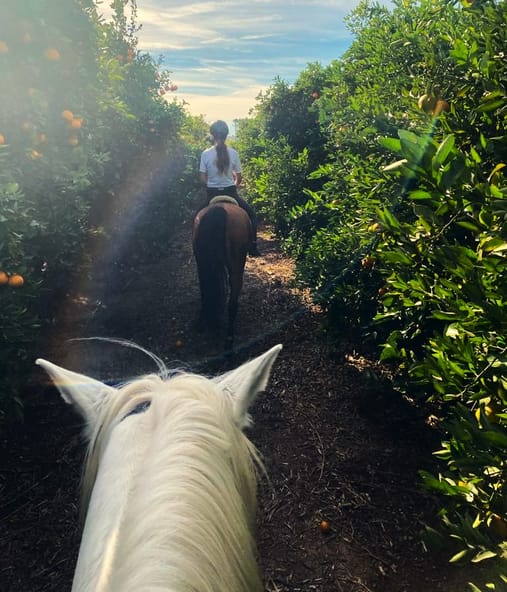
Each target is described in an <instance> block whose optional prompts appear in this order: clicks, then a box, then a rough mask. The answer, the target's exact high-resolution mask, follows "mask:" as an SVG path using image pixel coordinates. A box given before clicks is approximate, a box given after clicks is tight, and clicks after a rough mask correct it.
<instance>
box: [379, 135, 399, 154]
mask: <svg viewBox="0 0 507 592" xmlns="http://www.w3.org/2000/svg"><path fill="white" fill-rule="evenodd" d="M379 144H380V145H381V146H383V147H384V148H387V149H388V150H392V151H393V152H401V142H400V141H399V140H398V139H397V138H380V139H379Z"/></svg>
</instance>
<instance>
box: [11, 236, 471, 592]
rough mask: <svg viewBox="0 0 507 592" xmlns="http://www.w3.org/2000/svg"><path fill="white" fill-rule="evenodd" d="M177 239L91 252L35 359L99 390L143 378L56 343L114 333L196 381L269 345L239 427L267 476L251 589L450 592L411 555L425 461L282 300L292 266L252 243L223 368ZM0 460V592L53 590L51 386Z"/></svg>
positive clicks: (76, 464) (83, 349) (119, 358)
mask: <svg viewBox="0 0 507 592" xmlns="http://www.w3.org/2000/svg"><path fill="white" fill-rule="evenodd" d="M189 237H190V229H189V227H188V226H183V227H182V228H181V230H180V231H179V232H178V234H177V235H176V236H175V237H174V240H173V241H172V242H171V244H169V245H168V246H167V250H166V251H165V252H163V253H157V255H156V256H154V254H153V253H151V254H150V256H149V257H146V258H145V260H142V259H141V258H140V257H139V255H136V254H135V253H134V254H130V255H128V256H127V255H125V256H124V257H122V258H121V259H118V258H117V257H116V256H115V255H113V254H112V253H109V252H107V250H103V251H102V252H101V255H100V257H97V258H96V261H95V265H94V267H93V269H92V270H91V272H90V278H88V277H86V278H83V282H82V285H76V286H74V289H73V290H72V294H71V296H70V297H69V301H68V303H67V306H66V308H65V309H64V310H62V311H61V315H60V319H59V323H58V324H57V326H56V327H55V333H54V335H53V339H52V341H51V343H49V344H48V345H47V348H46V351H43V352H41V355H44V356H46V357H49V358H50V359H52V360H53V361H55V362H57V363H59V364H62V365H66V366H67V367H71V368H73V369H76V370H79V371H86V372H90V373H92V374H93V375H94V376H97V377H100V378H102V379H107V378H112V379H115V378H118V377H125V376H132V375H133V374H137V373H142V372H146V371H151V370H153V369H154V368H153V366H150V361H149V360H148V359H147V358H145V357H143V356H141V355H140V354H139V353H136V352H132V351H130V350H126V349H125V348H120V347H118V346H111V345H106V344H97V343H93V342H78V343H68V342H65V338H67V337H69V336H71V337H76V336H79V337H86V336H96V335H100V336H108V337H121V338H126V339H129V340H131V341H134V342H136V343H138V344H141V345H142V346H144V347H146V348H147V349H149V350H151V351H153V352H155V353H157V354H158V355H160V356H161V357H162V358H163V359H164V361H166V363H167V364H169V365H176V366H181V365H184V366H190V367H192V368H193V369H194V370H198V371H200V372H206V373H215V372H219V371H222V370H224V369H227V368H229V367H230V366H231V365H233V366H236V365H237V364H239V363H240V362H242V361H244V360H246V359H247V358H249V357H252V356H253V355H256V354H258V353H261V352H262V351H264V350H266V349H267V348H268V347H270V346H272V345H274V344H276V343H283V345H284V349H283V351H282V354H281V356H280V358H279V360H278V361H277V363H276V366H275V370H274V374H273V377H272V380H271V383H270V387H269V390H268V392H267V393H266V394H265V395H264V396H262V397H261V398H260V399H259V401H258V403H257V404H256V407H255V409H254V411H253V416H254V420H255V427H254V428H253V430H252V432H251V437H252V439H253V441H254V442H255V443H256V444H257V446H258V447H259V448H260V451H261V453H262V455H263V456H264V459H265V461H266V465H267V471H268V474H269V476H270V483H267V482H265V483H264V484H263V485H262V488H261V492H260V499H259V506H260V512H259V524H258V535H257V538H258V546H259V554H260V562H261V565H262V568H263V571H264V574H265V581H266V590H267V591H269V592H275V591H277V592H297V591H305V592H309V591H318V592H341V591H343V592H368V591H374V592H408V591H410V592H438V591H442V592H462V591H463V592H464V590H465V584H464V582H465V581H466V574H465V573H464V572H463V571H462V570H457V569H456V568H452V569H451V568H450V567H449V566H448V564H447V563H446V562H445V557H444V556H443V555H442V556H435V555H426V554H423V552H422V549H421V546H420V543H419V540H418V534H419V531H420V529H421V528H422V526H423V524H424V523H425V522H426V521H428V520H431V517H432V515H433V512H434V508H433V501H432V500H431V499H430V498H429V497H428V496H426V495H425V494H424V493H423V492H422V491H421V490H420V489H419V487H418V480H417V470H418V469H419V468H421V466H422V464H421V463H424V462H426V461H425V460H424V459H425V458H427V456H426V455H427V454H428V445H427V444H428V435H429V434H428V432H427V428H426V427H425V425H424V422H423V420H422V418H420V417H418V416H417V414H416V413H414V412H413V410H411V409H410V408H408V407H407V408H405V407H404V406H403V405H402V404H401V403H400V402H399V401H395V400H393V399H392V398H391V399H390V398H386V397H383V396H382V395H381V394H380V393H375V392H373V391H372V390H371V389H369V387H368V385H367V382H366V380H365V378H364V376H363V373H362V371H361V369H362V368H363V367H364V366H365V365H368V364H369V362H368V360H365V359H364V358H361V356H360V355H359V354H357V353H356V352H355V350H354V345H353V344H351V343H349V342H348V341H344V343H342V344H341V346H340V347H339V348H338V349H333V350H331V349H329V348H328V347H327V346H326V345H325V340H323V336H322V333H321V329H320V321H321V313H320V312H319V311H318V310H316V309H315V308H314V307H312V306H311V305H310V304H309V299H308V297H307V295H306V294H305V293H304V292H302V291H299V290H297V289H296V287H295V284H294V281H293V268H292V264H291V262H290V261H289V260H288V259H287V258H285V257H284V256H282V254H281V253H280V250H279V247H278V244H277V242H276V241H275V240H274V238H273V237H272V236H271V235H270V233H269V232H268V231H264V232H261V237H260V247H261V249H262V251H263V254H264V256H263V257H262V258H260V259H249V260H248V263H247V269H246V276H245V287H244V292H243V294H242V298H241V303H240V312H239V318H238V330H237V344H238V347H239V349H238V352H237V354H236V355H235V356H234V359H233V360H232V361H231V360H225V359H224V358H223V356H222V351H221V346H222V344H221V340H212V339H207V338H205V337H203V336H202V335H198V334H197V333H196V332H195V331H194V329H193V321H194V318H195V315H196V312H197V310H198V291H197V282H196V274H195V268H194V263H193V259H192V256H191V251H190V242H189ZM90 280H91V281H90ZM41 390H42V391H43V392H41ZM1 451H2V455H3V459H2V461H3V462H2V470H1V473H0V494H1V496H2V506H1V507H2V509H1V513H0V520H1V524H2V531H1V533H0V590H2V591H3V592H7V591H12V592H15V591H16V592H38V591H44V592H46V591H48V592H49V591H54V592H57V591H58V592H61V591H63V590H68V589H70V582H71V579H72V572H73V566H74V562H75V557H76V553H77V548H78V544H79V532H78V527H77V499H78V486H79V471H80V464H81V460H82V452H83V448H82V442H81V439H80V435H79V420H78V418H77V417H76V416H75V415H74V414H73V413H72V411H71V410H69V409H68V408H66V407H65V406H64V405H63V403H62V402H61V400H60V398H59V397H58V396H56V394H55V392H54V390H53V389H52V388H50V387H47V388H45V389H39V390H38V392H37V395H36V397H34V398H31V399H30V400H29V401H28V405H27V419H26V424H25V426H24V428H23V430H21V431H20V432H19V433H18V434H16V435H14V436H13V437H12V438H11V439H10V440H9V441H4V442H3V443H2V448H1ZM321 520H326V521H327V522H328V523H329V525H330V531H329V532H328V533H325V534H323V533H322V532H321V530H320V522H321ZM224 592H229V591H224Z"/></svg>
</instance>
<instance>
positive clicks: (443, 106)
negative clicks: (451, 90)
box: [433, 99, 449, 115]
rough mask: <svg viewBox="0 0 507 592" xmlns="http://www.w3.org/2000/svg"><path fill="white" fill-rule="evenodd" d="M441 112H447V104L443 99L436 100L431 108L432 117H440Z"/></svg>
mask: <svg viewBox="0 0 507 592" xmlns="http://www.w3.org/2000/svg"><path fill="white" fill-rule="evenodd" d="M442 111H449V103H448V102H447V101H446V100H445V99H438V101H437V102H436V104H435V107H434V108H433V115H440V113H442Z"/></svg>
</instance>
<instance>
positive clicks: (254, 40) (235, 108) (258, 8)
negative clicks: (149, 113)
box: [102, 0, 358, 123]
mask: <svg viewBox="0 0 507 592" xmlns="http://www.w3.org/2000/svg"><path fill="white" fill-rule="evenodd" d="M107 4H108V2H107V0H105V1H104V3H103V4H102V10H104V12H105V14H107V8H105V7H106V6H107ZM357 4H358V0H284V1H280V0H221V1H214V0H210V1H204V2H199V1H195V0H194V1H192V0H137V21H138V23H139V24H141V25H142V29H141V30H140V32H139V34H138V38H139V48H140V49H141V50H145V51H149V52H150V53H152V54H153V55H154V56H163V58H164V62H163V64H164V67H165V68H167V69H168V70H170V71H171V78H172V80H173V81H174V83H175V84H177V85H178V91H176V92H175V93H174V94H171V95H169V99H172V96H176V97H178V98H179V99H182V100H184V101H186V102H187V103H188V105H187V109H188V111H189V112H190V113H192V114H195V115H203V116H204V117H205V119H206V120H207V121H212V120H215V119H225V120H226V121H227V122H229V123H231V122H232V121H233V120H234V119H236V118H241V117H246V116H247V115H248V112H249V110H250V108H251V107H253V106H254V104H255V97H256V96H257V95H258V94H259V92H261V91H263V90H265V89H266V88H268V87H269V86H270V85H271V84H272V83H273V81H274V79H275V78H276V77H277V76H278V77H280V78H282V79H283V80H286V81H288V82H294V80H295V79H296V78H297V77H298V75H299V73H300V72H301V71H302V70H303V69H304V68H305V67H306V65H307V64H308V63H310V62H316V61H318V62H320V63H321V64H323V65H326V64H328V63H329V62H330V61H331V60H333V59H336V58H339V57H340V56H341V55H342V54H343V52H344V51H345V50H346V49H347V47H348V46H349V45H350V43H351V41H352V39H351V36H350V33H349V32H348V30H347V28H346V26H345V23H344V17H345V16H346V15H347V14H349V13H350V11H351V10H352V8H353V7H354V6H356V5H357Z"/></svg>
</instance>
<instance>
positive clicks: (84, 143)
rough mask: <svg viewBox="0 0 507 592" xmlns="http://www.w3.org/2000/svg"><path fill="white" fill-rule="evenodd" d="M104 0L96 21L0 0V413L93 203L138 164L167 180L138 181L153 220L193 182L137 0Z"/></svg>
mask: <svg viewBox="0 0 507 592" xmlns="http://www.w3.org/2000/svg"><path fill="white" fill-rule="evenodd" d="M127 6H128V7H130V13H131V14H132V18H131V19H128V18H127V17H126V16H125V13H126V12H127V11H126V8H127ZM112 8H113V19H112V20H111V21H110V22H104V21H103V20H102V19H101V18H100V17H99V15H98V14H97V11H96V8H95V4H94V2H93V1H92V0H69V1H68V2H60V1H58V0H26V1H23V2H18V1H17V0H5V1H4V2H2V3H1V4H0V77H1V80H2V101H1V103H0V204H1V209H0V303H1V307H0V326H1V331H2V340H3V344H2V350H1V353H0V365H1V368H2V378H1V379H0V380H1V384H0V392H1V395H0V397H1V399H0V423H1V422H2V419H5V417H6V416H7V415H11V414H12V412H14V411H19V409H20V403H19V400H18V399H17V391H18V387H19V385H18V384H17V382H21V383H22V382H23V381H24V380H25V378H26V373H27V369H28V367H29V365H31V363H32V360H31V359H30V356H31V355H32V351H31V347H32V345H33V343H34V341H35V338H36V336H37V335H38V333H39V328H43V327H44V326H45V325H47V324H48V323H51V322H52V321H53V317H54V314H55V310H56V307H57V306H58V305H59V303H60V301H61V298H62V297H63V294H64V293H65V289H66V287H67V285H68V282H69V280H70V275H69V274H71V273H72V272H73V271H74V270H76V267H77V266H78V264H79V262H80V261H82V259H83V257H84V256H85V253H84V252H83V245H84V242H85V240H86V238H87V236H88V234H89V232H90V230H92V228H91V226H90V211H93V213H94V216H93V219H95V220H100V219H101V216H100V214H101V212H103V211H106V210H108V208H111V207H113V206H114V204H113V206H112V205H111V203H110V202H111V200H112V199H113V195H114V193H115V192H114V188H115V187H117V186H120V185H121V184H122V183H123V182H124V181H125V180H126V179H127V178H128V177H129V176H132V175H134V174H135V167H136V166H137V168H138V169H142V168H143V167H142V165H145V166H144V168H145V169H149V168H150V167H152V168H154V167H156V173H157V178H158V179H159V180H160V179H162V180H163V181H162V182H159V184H158V186H156V187H155V186H154V185H153V183H152V184H151V186H150V185H149V179H147V180H146V183H145V184H146V187H150V192H151V197H152V199H153V194H154V193H156V192H157V191H158V192H159V194H160V193H161V196H159V197H161V199H158V200H154V201H157V202H162V203H165V204H167V205H166V207H165V210H164V212H163V214H165V217H164V215H160V212H155V213H154V214H153V219H154V220H157V221H158V224H159V226H158V227H156V228H160V227H161V226H162V225H163V224H164V223H165V222H166V221H167V220H169V219H171V220H173V219H174V212H178V211H181V212H184V211H185V207H187V208H188V206H186V204H185V200H186V199H187V198H188V196H189V195H190V194H191V192H192V190H193V188H194V177H195V175H194V174H193V171H191V170H190V166H189V163H190V162H193V159H194V157H195V153H196V150H197V148H196V145H195V144H194V143H193V141H191V142H189V141H188V139H185V138H184V137H183V129H184V127H185V126H186V121H187V115H186V113H185V111H184V109H183V107H182V106H181V105H178V104H177V103H175V102H172V103H171V102H168V101H166V98H165V96H164V95H165V93H166V88H171V85H170V82H171V81H170V79H169V75H168V73H167V72H164V71H162V70H161V68H160V64H159V63H158V62H155V61H154V60H153V59H152V58H151V57H150V56H149V55H147V54H143V53H142V52H140V51H139V50H138V49H137V40H136V37H135V34H136V25H135V2H133V1H130V2H129V1H127V0H115V1H114V2H113V3H112ZM196 125H202V122H198V123H197V124H196ZM176 179H177V180H178V187H177V188H176V187H175V188H174V190H173V191H172V193H168V192H167V190H166V187H169V186H171V185H173V186H175V185H176V183H175V180H176ZM162 198H163V199H162ZM171 200H172V201H173V203H171V205H170V206H169V205H168V202H170V201H171ZM114 207H116V206H114ZM155 226H156V225H155ZM164 228H165V227H164ZM155 236H156V234H155ZM15 276H18V277H19V276H21V277H22V278H23V279H22V280H19V279H13V277H15ZM4 279H6V281H3V280H4ZM21 283H22V285H21ZM7 369H8V371H7Z"/></svg>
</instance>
